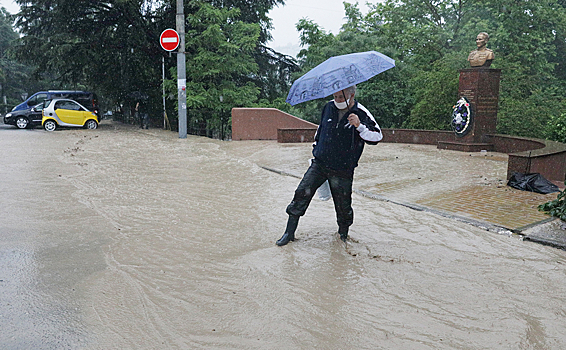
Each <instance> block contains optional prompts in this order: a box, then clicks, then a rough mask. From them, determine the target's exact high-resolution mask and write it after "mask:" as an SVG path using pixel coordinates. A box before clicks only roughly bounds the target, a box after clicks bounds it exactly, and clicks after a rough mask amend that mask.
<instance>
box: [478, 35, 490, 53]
mask: <svg viewBox="0 0 566 350" xmlns="http://www.w3.org/2000/svg"><path fill="white" fill-rule="evenodd" d="M488 41H489V34H487V33H486V32H481V33H479V34H478V36H477V37H476V46H477V47H478V50H479V49H482V48H485V47H486V45H487V42H488Z"/></svg>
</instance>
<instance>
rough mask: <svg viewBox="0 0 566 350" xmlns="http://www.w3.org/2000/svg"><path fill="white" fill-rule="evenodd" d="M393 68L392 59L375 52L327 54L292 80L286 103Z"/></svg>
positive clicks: (313, 97)
mask: <svg viewBox="0 0 566 350" xmlns="http://www.w3.org/2000/svg"><path fill="white" fill-rule="evenodd" d="M393 67H395V60H393V59H391V58H389V57H387V56H385V55H384V54H382V53H379V52H377V51H366V52H357V53H351V54H348V55H342V56H335V57H330V58H329V59H327V60H326V61H324V62H322V63H321V64H319V65H318V66H316V67H314V68H313V69H311V70H310V71H309V72H308V73H307V74H305V75H303V76H302V77H300V78H299V79H297V80H295V82H294V83H293V86H291V90H290V91H289V95H288V96H287V102H288V103H290V104H291V105H292V106H294V105H296V104H298V103H301V102H305V101H310V100H316V99H317V98H322V97H326V96H329V95H332V94H333V93H335V92H337V91H340V90H343V89H345V88H347V87H349V86H352V85H355V84H358V83H361V82H364V81H366V80H368V79H369V78H371V77H373V76H375V75H377V74H379V73H381V72H384V71H386V70H388V69H390V68H393Z"/></svg>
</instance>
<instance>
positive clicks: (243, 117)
mask: <svg viewBox="0 0 566 350" xmlns="http://www.w3.org/2000/svg"><path fill="white" fill-rule="evenodd" d="M317 127H318V126H317V125H316V124H313V123H309V122H307V121H305V120H302V119H300V118H297V117H295V116H292V115H290V114H288V113H285V112H282V111H280V110H278V109H275V108H233V109H232V140H234V141H240V140H277V129H284V128H287V129H289V128H291V129H312V130H314V131H316V128H317ZM314 131H313V132H312V137H313V139H314Z"/></svg>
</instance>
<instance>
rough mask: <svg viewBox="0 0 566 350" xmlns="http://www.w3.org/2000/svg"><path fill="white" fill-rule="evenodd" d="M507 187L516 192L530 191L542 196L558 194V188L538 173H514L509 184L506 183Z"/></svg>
mask: <svg viewBox="0 0 566 350" xmlns="http://www.w3.org/2000/svg"><path fill="white" fill-rule="evenodd" d="M507 186H511V187H513V188H516V189H518V190H523V191H530V192H536V193H542V194H547V193H552V192H560V190H559V189H558V186H556V185H555V184H553V183H552V182H550V181H548V180H547V179H545V178H544V177H542V175H541V174H539V173H532V174H521V173H514V174H513V175H511V178H510V179H509V182H507Z"/></svg>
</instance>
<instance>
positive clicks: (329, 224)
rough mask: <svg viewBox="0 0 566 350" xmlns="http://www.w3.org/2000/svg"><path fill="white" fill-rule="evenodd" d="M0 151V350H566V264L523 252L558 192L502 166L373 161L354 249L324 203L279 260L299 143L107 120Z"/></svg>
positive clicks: (429, 159)
mask: <svg viewBox="0 0 566 350" xmlns="http://www.w3.org/2000/svg"><path fill="white" fill-rule="evenodd" d="M0 148H1V149H2V152H3V155H2V158H1V159H2V161H1V163H2V164H1V167H0V176H1V178H2V181H1V182H0V193H1V195H0V207H1V208H2V215H0V324H2V327H1V328H0V339H2V345H1V346H0V348H7V349H30V348H33V349H61V348H63V349H312V348H318V349H352V348H356V349H486V348H489V349H563V348H566V332H565V328H566V327H565V323H564V317H565V316H566V307H564V305H565V304H566V303H565V302H566V298H565V297H564V295H566V287H565V285H564V283H563V280H564V272H563V266H564V265H565V264H566V252H565V251H564V250H561V249H556V248H554V247H551V246H546V245H540V244H535V243H533V242H529V241H528V240H525V239H524V238H525V236H524V234H527V233H530V232H532V230H534V229H535V228H536V229H538V232H539V233H540V231H544V230H543V229H542V228H543V227H545V225H549V223H546V224H540V222H541V220H546V219H548V216H546V215H545V214H542V213H540V212H538V210H537V208H536V206H537V205H538V204H541V203H543V202H546V201H548V200H551V199H554V198H555V197H556V194H549V195H540V194H535V193H530V192H523V191H518V190H514V189H511V188H508V187H507V186H505V176H506V167H507V163H506V157H507V156H506V155H504V154H498V153H491V152H488V153H475V154H470V153H462V152H455V151H449V150H437V149H436V148H435V147H434V146H425V145H406V144H387V143H381V144H379V145H377V146H372V147H366V150H365V152H364V155H363V156H362V159H361V161H360V166H359V167H358V169H357V170H356V175H355V180H354V188H355V190H356V191H355V192H356V194H354V198H353V202H354V203H353V206H354V211H355V221H354V225H353V226H352V228H351V238H350V239H349V241H348V243H347V244H346V245H344V244H343V243H342V242H340V240H339V239H338V238H337V235H336V229H337V227H336V222H335V216H334V209H333V205H332V201H326V202H323V201H319V200H314V201H313V203H312V204H311V207H310V208H309V210H308V211H307V214H306V215H305V217H304V218H302V219H301V222H300V223H299V228H298V230H297V240H296V241H295V242H292V243H290V244H289V245H287V246H285V247H276V246H275V240H276V239H277V238H279V236H280V235H281V234H282V231H283V228H284V225H285V221H286V215H285V213H284V210H285V207H286V205H287V204H288V202H289V201H290V199H291V198H292V194H293V191H294V189H295V187H296V185H297V184H298V178H297V177H300V176H301V175H302V174H303V172H304V171H305V170H306V168H307V167H308V159H309V158H310V151H311V146H310V145H308V144H278V143H277V142H273V141H239V142H222V141H218V140H210V139H206V138H202V137H194V136H189V137H188V138H187V139H186V140H181V139H178V137H177V134H176V133H174V132H167V131H163V130H159V129H149V130H140V129H138V128H136V127H133V126H127V125H122V124H119V123H113V122H110V121H105V122H103V123H102V124H101V127H100V128H99V129H98V130H93V131H89V130H74V129H73V130H60V131H56V132H53V133H47V132H45V131H43V130H40V129H36V130H16V129H14V128H11V127H8V126H4V125H0ZM267 169H269V170H267ZM537 223H538V224H537ZM533 224H535V225H533ZM546 227H548V226H546ZM554 229H560V227H554ZM533 237H534V236H533Z"/></svg>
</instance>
